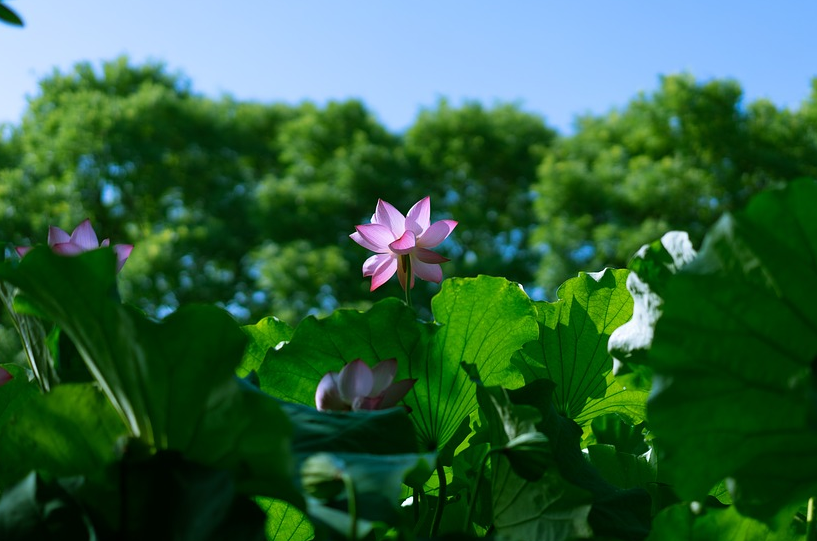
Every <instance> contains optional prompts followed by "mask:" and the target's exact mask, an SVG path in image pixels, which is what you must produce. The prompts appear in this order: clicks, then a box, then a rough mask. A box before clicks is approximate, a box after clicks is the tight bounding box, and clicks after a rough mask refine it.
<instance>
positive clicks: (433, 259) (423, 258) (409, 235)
mask: <svg viewBox="0 0 817 541" xmlns="http://www.w3.org/2000/svg"><path fill="white" fill-rule="evenodd" d="M430 214H431V199H430V198H429V197H426V198H424V199H421V200H420V201H418V202H417V203H416V204H415V205H414V206H413V207H411V210H409V211H408V214H407V215H406V216H403V214H401V213H400V211H398V210H397V209H396V208H394V207H393V206H391V205H390V204H389V203H386V202H385V201H383V200H382V199H378V201H377V209H376V210H375V213H374V215H373V216H372V223H370V224H364V225H357V226H355V229H356V232H354V233H352V234H351V235H349V236H350V237H351V238H352V240H353V241H355V242H356V243H358V244H360V245H361V246H363V247H364V248H366V249H368V250H371V251H373V252H376V255H373V256H372V257H370V258H369V259H367V260H366V261H365V263H363V276H371V277H372V287H371V291H374V290H375V289H377V288H378V287H380V286H382V285H383V284H385V283H386V282H387V281H388V280H389V278H391V277H392V276H393V275H394V273H395V272H396V273H397V278H398V280H400V285H401V286H402V287H403V289H406V283H407V282H408V283H409V286H408V287H414V277H415V276H419V277H420V278H421V279H423V280H428V281H429V282H437V283H439V282H440V281H441V280H442V279H443V271H442V268H440V263H444V262H446V261H448V259H446V258H445V257H443V256H441V255H440V254H438V253H436V252H432V251H431V250H430V249H429V248H434V247H435V246H437V245H438V244H440V243H441V242H442V241H444V240H445V239H446V238H448V235H450V234H451V232H452V231H453V230H454V228H455V227H456V226H457V222H455V221H454V220H440V221H439V222H434V223H433V224H432V223H431V221H430ZM409 262H410V263H411V278H410V279H407V276H406V275H407V273H408V272H407V268H408V266H409V265H408V264H409Z"/></svg>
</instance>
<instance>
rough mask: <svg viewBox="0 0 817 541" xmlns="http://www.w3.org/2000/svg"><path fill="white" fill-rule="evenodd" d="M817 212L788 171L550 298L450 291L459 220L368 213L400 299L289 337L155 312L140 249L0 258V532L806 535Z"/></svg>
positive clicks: (815, 386)
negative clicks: (427, 284) (8, 354)
mask: <svg viewBox="0 0 817 541" xmlns="http://www.w3.org/2000/svg"><path fill="white" fill-rule="evenodd" d="M815 209H817V182H815V181H813V180H805V179H804V180H798V181H793V182H791V183H788V184H787V185H785V186H783V187H778V188H774V189H770V190H768V191H765V192H763V193H761V194H759V195H757V196H756V197H755V198H754V199H752V200H751V202H750V203H749V205H748V206H747V207H746V208H745V209H743V210H740V211H737V212H735V213H733V214H727V215H724V216H723V217H722V218H721V219H720V221H718V222H717V223H716V224H715V225H714V226H713V227H712V228H711V229H710V230H709V232H708V234H707V236H706V237H705V240H704V241H703V243H702V245H701V246H700V247H699V248H698V249H697V250H696V249H694V248H693V246H692V245H691V243H690V241H689V239H688V236H687V235H686V234H685V233H683V232H678V231H674V232H669V233H667V234H665V235H664V236H663V237H661V238H660V239H657V240H656V241H655V242H653V243H651V244H648V245H646V246H644V247H643V248H641V249H640V250H639V251H638V252H637V253H636V254H635V255H634V256H633V258H632V260H631V262H630V264H629V268H627V269H612V268H607V269H604V270H601V271H599V272H587V273H580V274H579V275H578V276H576V277H574V278H571V279H569V280H568V281H566V282H565V283H564V284H563V285H562V286H561V287H560V288H559V290H558V292H557V296H558V299H557V300H555V301H554V302H547V301H534V300H531V298H530V297H529V296H528V295H527V294H526V292H525V291H524V290H523V289H522V288H521V287H520V286H519V285H518V284H516V283H513V282H511V281H509V280H507V279H505V278H503V277H496V276H477V277H473V278H457V277H452V278H447V279H445V280H443V267H441V264H443V263H444V262H445V261H447V259H446V258H445V257H443V256H442V255H440V254H438V253H436V252H435V251H432V248H435V247H437V246H438V245H441V244H443V247H444V241H445V239H446V238H447V237H449V235H452V234H455V233H454V231H455V227H462V225H461V224H460V225H459V226H458V224H457V222H455V221H453V220H448V219H444V220H440V221H436V222H433V223H432V221H431V219H430V217H431V206H430V200H429V198H425V199H422V200H421V201H420V202H418V203H417V204H416V205H414V207H412V208H411V210H409V212H408V213H407V214H406V215H403V214H402V213H401V212H399V211H398V210H397V209H395V208H394V207H393V206H391V205H390V204H388V203H386V202H385V201H379V202H378V203H377V206H376V211H375V214H374V216H373V217H372V219H371V223H369V224H364V225H359V226H357V228H356V231H355V232H354V233H352V234H351V239H352V240H353V241H354V242H356V243H358V244H360V245H361V246H362V247H364V248H366V249H368V250H371V251H373V252H375V255H373V256H370V257H369V258H368V259H367V260H366V261H365V263H364V264H363V269H362V271H363V276H364V277H370V278H371V289H372V290H374V289H376V288H381V287H395V290H397V284H399V288H400V293H399V296H398V297H392V298H387V299H385V300H382V301H379V302H377V303H375V304H373V305H372V306H371V308H369V309H368V310H364V311H360V310H350V309H339V310H336V311H335V312H334V313H332V314H331V315H330V316H328V317H325V318H316V317H307V318H306V319H304V320H303V321H301V322H300V323H299V324H298V325H297V326H296V327H294V328H293V327H290V326H289V325H287V324H286V323H284V322H282V321H280V320H278V319H276V318H275V317H274V314H273V315H270V316H269V317H267V318H264V319H262V320H261V321H258V322H257V323H256V324H253V325H247V326H241V325H239V324H238V323H237V322H236V321H235V319H234V318H233V317H232V316H231V315H230V314H229V313H228V312H227V311H225V310H223V309H221V308H219V307H216V306H208V305H192V306H183V307H181V308H180V309H178V310H177V311H175V312H173V313H171V314H170V315H168V316H167V317H165V318H163V319H161V320H157V319H155V318H153V317H150V316H149V315H147V314H145V313H143V312H142V311H140V310H138V309H137V308H135V307H133V306H132V305H130V304H128V303H123V302H122V300H121V298H120V295H119V293H118V291H117V272H118V271H119V270H120V269H121V268H122V266H123V265H124V264H125V262H126V260H127V259H128V257H138V256H139V255H138V254H139V252H138V243H137V247H136V249H134V250H133V252H131V249H132V248H133V247H131V246H126V245H114V246H110V243H109V241H108V240H105V241H103V242H102V243H101V244H100V243H99V242H98V238H97V235H96V233H95V232H94V230H93V227H92V226H91V224H90V222H89V221H85V222H82V223H81V224H80V225H79V226H78V227H77V228H76V229H75V230H74V231H73V233H72V234H68V233H67V232H65V231H62V230H60V229H57V228H52V229H51V230H50V231H49V235H48V243H47V245H42V246H34V247H32V248H23V249H16V250H15V249H14V247H12V246H9V247H8V248H7V249H6V250H5V255H4V260H3V261H2V263H0V297H2V300H3V303H4V306H5V308H6V309H7V310H8V311H9V313H10V315H11V318H12V319H13V321H14V324H15V326H16V328H17V330H18V332H19V335H20V339H21V343H22V346H23V349H24V351H25V354H26V358H27V362H28V364H27V365H25V366H20V365H17V364H14V363H4V364H0V491H2V492H0V539H4V540H6V539H89V540H90V539H117V540H130V539H134V540H135V539H140V540H141V539H183V540H187V539H190V540H194V539H195V540H222V539H230V540H244V539H259V540H262V539H272V540H289V541H301V540H303V541H306V540H309V539H350V540H364V539H365V540H386V539H389V540H391V539H394V540H397V539H401V540H402V539H405V540H411V539H477V538H495V539H499V540H510V541H537V540H557V541H559V540H568V539H605V540H624V541H627V540H643V539H650V540H664V539H668V540H686V539H696V540H698V539H758V540H761V539H775V540H789V539H792V540H795V539H814V538H815V520H817V519H815V518H814V509H813V507H814V505H813V502H814V499H813V498H814V497H815V496H817V399H816V398H815V397H817V383H815V382H817V376H815V366H817V286H815V284H817V212H815ZM394 274H397V277H398V280H397V284H395V283H391V284H389V280H390V278H391V277H392V276H394ZM415 278H420V279H422V280H427V281H431V282H441V285H440V289H439V292H438V293H437V294H436V296H434V298H433V299H432V301H431V306H430V313H431V314H433V318H432V319H431V320H429V321H425V320H423V319H420V317H419V316H418V311H417V310H416V308H415V307H414V306H412V302H411V290H412V286H413V285H414V282H415ZM401 297H402V298H401ZM0 361H2V360H0Z"/></svg>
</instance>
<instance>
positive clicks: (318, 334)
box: [258, 298, 427, 406]
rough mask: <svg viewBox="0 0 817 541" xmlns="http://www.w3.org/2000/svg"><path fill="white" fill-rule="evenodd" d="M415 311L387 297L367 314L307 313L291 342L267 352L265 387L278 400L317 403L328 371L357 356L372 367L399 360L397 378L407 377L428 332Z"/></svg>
mask: <svg viewBox="0 0 817 541" xmlns="http://www.w3.org/2000/svg"><path fill="white" fill-rule="evenodd" d="M416 320H417V315H416V314H415V313H414V311H413V310H411V309H410V308H408V307H407V306H406V305H405V304H404V303H402V302H401V301H399V300H397V299H393V298H390V299H385V300H383V301H380V302H378V303H377V304H375V305H374V306H372V308H371V309H369V310H368V311H366V312H359V311H357V310H337V311H335V312H334V313H333V314H332V315H331V316H329V317H327V318H324V319H318V318H315V317H312V316H310V317H307V318H306V319H304V320H303V321H301V323H300V324H299V325H298V327H297V328H296V329H295V331H294V332H293V333H292V336H291V338H290V340H289V342H288V343H287V344H286V345H285V346H284V347H282V348H280V349H277V350H276V349H272V350H270V351H268V352H267V357H266V359H265V360H264V362H263V363H262V365H261V367H260V368H259V370H258V376H259V379H260V381H261V389H262V390H264V391H265V392H267V393H269V394H271V395H273V396H276V397H278V398H281V399H284V400H287V401H289V402H294V403H296V404H304V405H307V406H314V405H315V390H316V389H317V387H318V382H319V381H320V380H321V378H322V377H323V376H324V374H326V373H327V372H330V371H334V372H338V371H340V370H341V369H342V368H343V367H344V365H346V364H347V363H349V362H352V361H354V360H355V359H362V360H363V361H365V362H366V363H368V364H370V365H374V364H377V363H378V362H379V361H382V360H385V359H397V365H398V373H397V379H403V378H405V377H407V375H408V364H409V362H408V359H409V357H410V356H411V355H414V354H416V350H417V349H418V348H421V347H422V346H421V338H422V337H423V335H424V334H427V331H426V329H425V326H424V325H422V324H419V323H418V322H417V321H416Z"/></svg>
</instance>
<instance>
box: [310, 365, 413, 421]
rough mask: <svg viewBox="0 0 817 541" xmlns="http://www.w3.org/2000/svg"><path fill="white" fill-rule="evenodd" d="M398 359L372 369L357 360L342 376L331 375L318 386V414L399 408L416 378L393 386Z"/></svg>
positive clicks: (395, 383) (343, 369) (331, 373)
mask: <svg viewBox="0 0 817 541" xmlns="http://www.w3.org/2000/svg"><path fill="white" fill-rule="evenodd" d="M396 373H397V360H396V359H387V360H385V361H381V362H379V363H377V364H376V365H375V367H374V368H369V365H367V364H366V363H364V362H363V361H361V360H360V359H356V360H354V361H352V362H350V363H349V364H347V365H346V366H344V367H343V368H342V369H341V371H340V373H338V372H329V373H328V374H326V375H325V376H323V378H322V379H321V381H320V383H318V390H317V391H316V392H315V404H316V405H317V406H318V410H319V411H359V410H381V409H386V408H391V407H394V406H396V405H397V403H398V402H400V400H402V399H403V397H404V396H406V393H408V392H409V391H410V390H411V388H412V387H413V386H414V383H415V382H416V381H417V380H416V379H403V380H400V381H396V382H394V383H392V380H393V379H394V375H395V374H396Z"/></svg>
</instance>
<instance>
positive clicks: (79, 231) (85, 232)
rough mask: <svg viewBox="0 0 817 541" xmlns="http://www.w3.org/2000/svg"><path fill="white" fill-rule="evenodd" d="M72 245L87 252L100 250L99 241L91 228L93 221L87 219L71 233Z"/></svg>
mask: <svg viewBox="0 0 817 541" xmlns="http://www.w3.org/2000/svg"><path fill="white" fill-rule="evenodd" d="M71 243H73V244H76V245H77V246H79V247H80V248H82V249H83V250H86V251H87V250H95V249H97V248H99V239H97V236H96V233H95V232H94V228H93V226H91V220H89V219H87V218H86V219H85V220H83V221H82V223H81V224H79V225H78V226H77V227H76V229H74V232H73V233H71Z"/></svg>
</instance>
